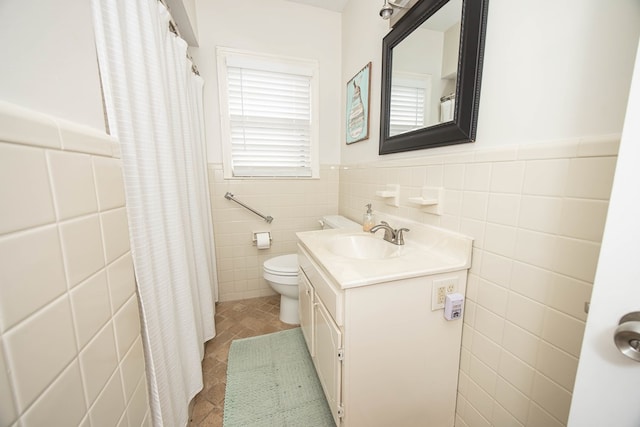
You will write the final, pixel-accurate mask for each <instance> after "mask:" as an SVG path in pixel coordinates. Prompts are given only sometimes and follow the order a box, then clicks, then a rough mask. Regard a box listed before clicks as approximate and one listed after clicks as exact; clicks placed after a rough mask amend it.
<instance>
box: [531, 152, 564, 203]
mask: <svg viewBox="0 0 640 427" xmlns="http://www.w3.org/2000/svg"><path fill="white" fill-rule="evenodd" d="M568 174H569V160H567V159H552V160H530V161H527V163H526V167H525V174H524V184H523V186H522V193H523V194H529V195H536V196H562V195H564V189H565V186H566V182H567V176H568Z"/></svg>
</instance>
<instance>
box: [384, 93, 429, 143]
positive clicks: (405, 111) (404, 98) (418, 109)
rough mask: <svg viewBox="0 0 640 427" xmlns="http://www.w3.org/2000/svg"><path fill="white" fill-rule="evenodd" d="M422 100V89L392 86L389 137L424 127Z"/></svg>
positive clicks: (423, 94)
mask: <svg viewBox="0 0 640 427" xmlns="http://www.w3.org/2000/svg"><path fill="white" fill-rule="evenodd" d="M424 99H425V90H424V88H420V87H408V86H399V85H396V84H394V85H393V86H392V88H391V114H390V117H389V124H390V126H389V133H390V134H391V135H398V134H400V133H404V132H409V131H410V130H413V129H416V128H421V127H423V126H424Z"/></svg>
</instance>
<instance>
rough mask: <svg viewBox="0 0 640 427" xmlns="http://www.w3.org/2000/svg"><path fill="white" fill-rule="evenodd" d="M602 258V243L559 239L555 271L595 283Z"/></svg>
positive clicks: (555, 253) (555, 256) (554, 262)
mask: <svg viewBox="0 0 640 427" xmlns="http://www.w3.org/2000/svg"><path fill="white" fill-rule="evenodd" d="M599 256H600V243H595V242H587V241H585V240H577V239H569V238H565V237H558V239H557V246H556V250H555V252H554V260H553V270H554V271H556V272H558V273H561V274H565V275H567V276H570V277H574V278H576V279H579V280H584V281H585V282H589V283H593V281H594V279H595V275H596V267H597V266H598V257H599Z"/></svg>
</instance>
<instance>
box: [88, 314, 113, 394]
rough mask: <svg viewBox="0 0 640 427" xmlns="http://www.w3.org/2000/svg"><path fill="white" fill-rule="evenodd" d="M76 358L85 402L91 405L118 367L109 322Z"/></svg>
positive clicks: (111, 326)
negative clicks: (80, 371)
mask: <svg viewBox="0 0 640 427" xmlns="http://www.w3.org/2000/svg"><path fill="white" fill-rule="evenodd" d="M78 358H79V360H80V368H81V369H82V378H83V380H84V388H85V391H86V396H87V402H89V405H91V404H93V402H94V400H95V399H96V397H98V394H99V393H100V392H101V391H102V389H103V388H104V386H105V384H106V383H107V380H109V378H110V377H111V375H112V374H113V372H114V370H115V369H116V367H117V366H118V354H117V352H116V342H115V336H114V333H113V325H112V324H111V322H109V323H108V324H107V325H106V326H105V327H104V328H102V330H101V331H100V332H99V333H98V334H97V335H96V336H95V338H94V339H93V340H91V342H90V343H89V344H88V345H87V346H86V347H85V348H84V350H82V351H81V352H80V355H79V357H78Z"/></svg>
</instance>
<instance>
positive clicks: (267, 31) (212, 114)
mask: <svg viewBox="0 0 640 427" xmlns="http://www.w3.org/2000/svg"><path fill="white" fill-rule="evenodd" d="M196 7H197V14H198V21H199V23H200V25H199V41H200V47H199V48H198V49H193V55H194V58H195V59H196V62H197V64H198V67H199V68H200V73H201V75H202V76H203V77H204V79H205V82H206V86H205V93H204V102H205V122H206V132H207V141H208V147H207V149H208V150H207V151H208V156H209V162H210V163H220V162H221V161H222V152H221V145H220V119H219V106H218V86H217V85H218V78H217V73H216V51H215V48H216V46H224V47H231V48H236V49H243V50H248V51H255V52H261V53H268V54H273V55H283V56H289V57H298V58H305V59H314V60H317V61H319V63H320V92H321V93H320V163H324V164H329V163H334V164H335V163H338V162H339V156H340V153H339V148H338V144H337V142H336V141H337V140H338V135H339V130H340V120H341V117H342V116H341V115H340V110H339V108H338V107H337V106H338V105H340V92H341V87H342V84H341V80H340V52H341V47H340V43H341V30H340V14H339V13H337V12H331V11H327V10H324V9H319V8H316V7H311V6H305V5H300V4H297V3H292V2H287V1H284V0H219V1H216V2H212V1H206V0H198V1H197V2H196ZM362 65H364V64H362ZM360 68H362V67H359V68H358V69H360ZM356 71H357V70H356ZM354 73H355V72H354Z"/></svg>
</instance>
